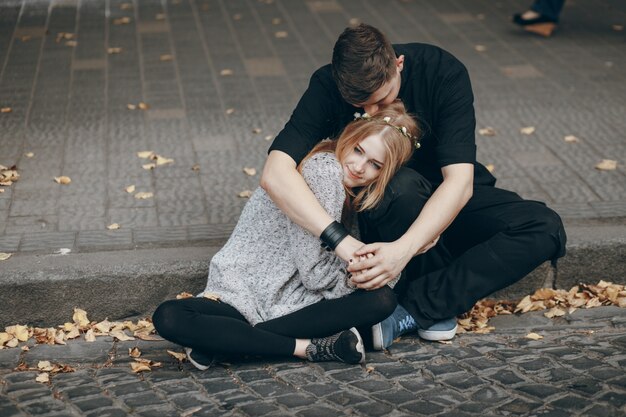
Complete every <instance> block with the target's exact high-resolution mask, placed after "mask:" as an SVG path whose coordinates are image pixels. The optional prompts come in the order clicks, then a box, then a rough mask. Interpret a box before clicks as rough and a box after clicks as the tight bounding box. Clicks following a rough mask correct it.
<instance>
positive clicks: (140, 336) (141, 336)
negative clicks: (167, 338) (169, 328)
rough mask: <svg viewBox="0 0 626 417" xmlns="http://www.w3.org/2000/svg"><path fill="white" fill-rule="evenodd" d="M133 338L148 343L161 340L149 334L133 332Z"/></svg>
mask: <svg viewBox="0 0 626 417" xmlns="http://www.w3.org/2000/svg"><path fill="white" fill-rule="evenodd" d="M133 336H135V337H136V338H137V339H141V340H146V341H149V342H154V341H157V340H163V339H162V338H161V337H159V336H157V335H154V334H149V333H142V332H135V333H134V334H133Z"/></svg>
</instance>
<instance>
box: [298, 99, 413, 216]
mask: <svg viewBox="0 0 626 417" xmlns="http://www.w3.org/2000/svg"><path fill="white" fill-rule="evenodd" d="M402 127H404V128H405V129H406V134H404V133H403V132H402ZM372 135H380V136H381V138H382V139H383V144H384V146H385V150H386V157H385V163H384V164H383V166H382V167H381V169H380V174H379V175H378V177H377V178H376V179H375V180H374V181H372V182H371V183H370V184H368V185H366V186H364V187H362V188H360V189H356V190H351V189H348V188H346V191H347V192H348V194H349V195H351V196H352V197H353V198H352V204H351V205H350V206H351V207H352V208H353V209H354V210H356V211H357V212H359V211H363V210H367V209H371V208H373V207H376V205H378V204H379V203H380V201H381V200H382V198H383V196H384V194H385V188H387V185H388V184H389V181H391V178H392V177H393V176H394V175H395V174H396V172H398V169H399V168H400V167H401V166H402V165H403V164H404V163H405V162H407V161H408V160H409V158H410V157H411V155H412V153H413V149H414V139H412V138H418V137H419V136H420V130H419V128H418V126H417V123H416V122H415V119H414V118H413V117H412V116H411V115H409V114H408V113H407V112H406V110H405V108H404V105H403V104H402V102H401V101H399V100H396V101H394V102H393V103H391V104H388V105H385V106H381V107H380V109H379V110H378V112H376V114H375V115H374V116H369V117H367V118H359V119H357V120H355V121H353V122H351V123H350V124H348V125H347V126H346V127H345V129H344V130H343V132H341V135H340V136H339V139H337V140H332V141H323V142H320V143H319V144H317V146H315V147H314V148H313V149H312V150H311V152H309V154H308V155H307V156H306V157H305V158H304V159H303V160H302V162H301V163H300V165H299V167H298V169H299V170H300V169H301V167H302V165H303V163H304V161H306V160H307V159H308V158H310V157H311V156H312V155H314V154H316V153H318V152H334V153H335V155H336V156H337V159H338V160H339V162H342V161H343V160H344V159H345V158H346V157H347V156H348V154H349V153H350V152H352V151H353V150H354V148H355V147H356V146H357V145H358V144H359V143H360V142H361V141H362V140H363V139H365V138H366V137H368V136H372ZM415 140H416V139H415ZM355 191H356V192H355Z"/></svg>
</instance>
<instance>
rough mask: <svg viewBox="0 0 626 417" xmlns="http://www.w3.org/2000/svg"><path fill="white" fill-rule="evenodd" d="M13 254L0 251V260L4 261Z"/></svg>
mask: <svg viewBox="0 0 626 417" xmlns="http://www.w3.org/2000/svg"><path fill="white" fill-rule="evenodd" d="M11 255H13V254H12V253H5V252H0V261H6V260H7V259H9V258H10V257H11Z"/></svg>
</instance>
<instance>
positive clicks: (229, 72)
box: [220, 68, 233, 76]
mask: <svg viewBox="0 0 626 417" xmlns="http://www.w3.org/2000/svg"><path fill="white" fill-rule="evenodd" d="M220 75H221V76H229V75H233V70H231V69H228V68H225V69H223V70H221V71H220Z"/></svg>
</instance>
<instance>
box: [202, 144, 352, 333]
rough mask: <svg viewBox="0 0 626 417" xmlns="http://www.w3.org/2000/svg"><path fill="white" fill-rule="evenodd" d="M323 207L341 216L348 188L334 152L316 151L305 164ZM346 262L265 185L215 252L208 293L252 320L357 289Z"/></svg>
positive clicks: (253, 322) (307, 174) (336, 218)
mask: <svg viewBox="0 0 626 417" xmlns="http://www.w3.org/2000/svg"><path fill="white" fill-rule="evenodd" d="M302 175H303V177H304V180H305V181H306V183H307V184H308V186H309V188H311V190H312V191H313V193H314V194H315V197H317V200H318V201H319V202H320V204H321V205H322V207H324V209H325V210H326V212H327V213H328V214H329V215H330V216H332V217H333V218H334V219H335V220H337V221H340V219H341V212H342V209H343V203H344V200H345V198H346V193H345V190H344V188H343V185H342V180H343V171H342V168H341V165H340V164H339V162H338V161H337V159H336V157H335V155H334V154H330V153H318V154H316V155H314V156H313V157H311V158H309V159H308V160H307V161H306V162H305V164H304V166H303V169H302ZM345 268H346V264H345V262H344V261H343V260H341V259H340V258H338V257H337V256H336V255H335V254H334V252H327V251H325V250H324V249H322V248H321V247H320V240H319V239H318V238H317V237H315V236H313V235H312V234H311V233H309V232H308V231H307V230H305V229H303V228H302V227H300V226H298V225H297V224H295V223H293V222H292V221H291V220H289V218H288V217H287V216H286V215H285V214H284V213H283V212H282V211H280V209H279V208H278V207H276V205H275V204H274V202H273V201H272V200H271V199H270V197H269V196H268V195H267V193H266V192H265V190H263V189H262V188H261V187H259V188H257V189H256V190H255V191H254V193H253V194H252V197H251V198H250V200H249V201H248V203H247V204H246V205H245V207H244V209H243V211H242V213H241V217H240V218H239V221H238V223H237V225H236V226H235V229H234V231H233V233H232V235H231V236H230V238H229V240H228V242H226V245H225V246H224V247H223V248H222V249H221V250H220V251H219V252H218V253H217V254H215V256H214V257H213V259H212V260H211V264H210V266H209V278H208V281H207V284H206V288H205V290H204V292H203V293H201V294H200V296H202V295H204V294H208V293H211V294H216V295H218V296H219V297H220V301H222V302H224V303H227V304H229V305H231V306H233V307H235V308H236V309H237V310H238V311H239V312H240V313H241V314H242V315H243V316H244V317H245V318H246V319H247V320H248V321H249V322H250V323H251V324H252V325H255V324H257V323H259V322H263V321H267V320H270V319H273V318H276V317H280V316H284V315H286V314H288V313H291V312H293V311H296V310H299V309H301V308H303V307H306V306H308V305H311V304H313V303H316V302H318V301H321V300H323V299H329V298H339V297H342V296H344V295H347V294H349V293H351V292H352V291H353V290H352V289H351V288H349V287H348V286H347V285H346V274H347V272H346V269H345Z"/></svg>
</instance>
